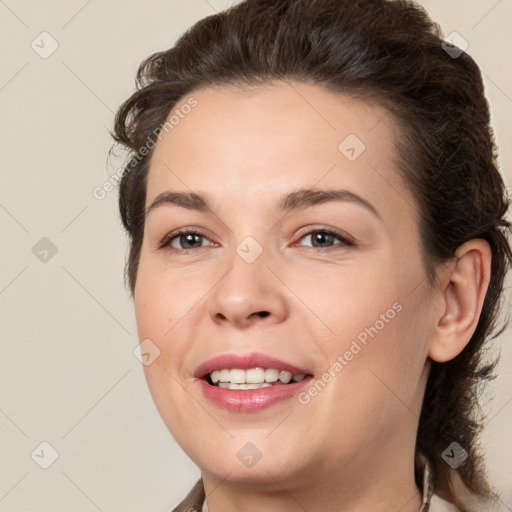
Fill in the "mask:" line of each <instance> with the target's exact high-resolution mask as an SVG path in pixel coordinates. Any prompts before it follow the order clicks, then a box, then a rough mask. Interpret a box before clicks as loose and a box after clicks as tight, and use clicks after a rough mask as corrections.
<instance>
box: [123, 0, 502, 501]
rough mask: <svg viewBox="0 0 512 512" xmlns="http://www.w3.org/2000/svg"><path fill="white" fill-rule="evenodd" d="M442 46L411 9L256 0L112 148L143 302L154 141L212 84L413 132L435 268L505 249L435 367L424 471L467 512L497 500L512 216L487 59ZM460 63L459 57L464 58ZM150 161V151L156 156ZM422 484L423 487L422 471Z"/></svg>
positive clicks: (198, 52) (158, 71)
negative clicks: (347, 100) (483, 437)
mask: <svg viewBox="0 0 512 512" xmlns="http://www.w3.org/2000/svg"><path fill="white" fill-rule="evenodd" d="M449 50H450V48H449V47H447V46H446V45H445V44H443V40H442V33H441V30H440V28H439V27H438V25H437V24H435V23H433V22H432V20H430V18H429V17H428V15H427V14H426V13H425V11H424V10H423V9H422V8H421V7H419V6H418V5H417V4H415V3H413V2H410V1H400V0H394V1H392V0H390V1H386V0H246V1H243V2H241V3H239V4H237V5H235V6H233V7H231V8H230V9H228V10H227V11H224V12H220V13H218V14H215V15H213V16H209V17H207V18H204V19H202V20H200V21H199V22H197V23H196V24H195V25H194V26H193V27H192V28H190V29H189V30H188V31H187V32H186V33H185V34H183V35H182V36H181V38H180V39H179V40H178V41H177V43H176V44H175V46H174V47H173V48H170V49H168V50H165V51H161V52H158V53H155V54H153V55H151V56H150V57H148V58H147V59H146V60H145V61H144V62H143V63H142V64H141V65H140V67H139V70H138V74H137V91H136V92H135V93H134V94H133V95H132V96H131V97H130V98H129V99H128V100H126V101H125V102H124V103H123V105H122V106H121V107H120V108H119V110H118V112H117V115H116V119H115V127H114V133H113V137H114V140H115V141H116V142H117V143H119V144H121V145H123V146H124V147H126V148H127V149H128V150H129V151H130V157H129V159H128V161H127V164H126V167H125V170H124V174H123V176H122V179H121V181H120V195H119V208H120V214H121V218H122V221H123V224H124V226H125V228H126V230H127V232H128V234H129V236H130V250H129V256H128V260H127V267H126V274H125V277H126V278H127V279H128V281H129V286H130V290H131V293H132V295H133V292H134V288H135V282H136V278H137V268H138V261H139V257H140V250H141V244H142V239H143V235H144V207H145V200H146V182H147V173H148V169H149V162H150V158H151V155H152V150H151V149H152V147H153V146H154V141H155V140H156V138H157V136H158V135H159V134H160V132H161V130H162V127H163V126H164V123H165V122H166V119H167V117H168V115H169V113H170V112H171V110H172V109H173V107H174V106H175V105H176V103H177V102H178V100H180V99H181V98H182V97H184V96H185V95H187V94H189V93H191V92H192V91H194V90H197V89H198V88H199V87H206V86H212V85H265V84H268V83H271V82H272V81H278V80H289V79H291V80H297V81H302V82H308V83H312V84H316V85H318V86H321V87H324V88H326V89H327V90H330V91H336V92H339V93H343V94H349V95H352V96H356V97H358V98H363V99H367V100H371V101H376V102H378V103H380V104H381V105H383V106H384V107H386V108H387V109H388V110H389V111H390V112H391V115H392V117H393V119H394V120H395V121H396V123H397V124H398V126H399V127H400V128H401V130H400V131H401V134H400V135H401V136H400V138H399V140H397V141H396V146H397V150H398V154H399V155H400V159H401V161H400V164H401V165H400V169H399V172H400V173H401V175H402V176H403V178H404V180H405V183H406V184H407V186H409V187H410V189H411V190H412V192H413V194H414V196H415V198H416V201H417V204H418V206H419V210H420V231H421V238H422V245H423V258H424V264H425V269H426V272H427V275H428V277H429V282H430V284H431V285H432V284H433V283H434V281H435V275H436V274H435V269H436V266H437V264H439V263H440V262H443V261H446V260H448V259H450V258H452V257H453V256H454V253H455V251H456V249H457V248H458V247H459V246H460V245H461V244H462V243H464V242H466V241H467V240H470V239H472V238H484V239H485V240H487V242H488V243H489V244H490V247H491V250H492V262H491V267H492V268H491V279H490V283H489V288H488V291H487V294H486V297H485V301H484V305H483V309H482V312H481V315H480V318H479V321H478V325H477V328H476V331H475V332H474V334H473V336H472V338H471V340H470V341H469V343H468V344H467V346H466V347H465V349H464V350H463V351H462V352H461V353H460V354H459V355H458V356H457V357H455V358H454V359H453V360H451V361H448V362H446V363H437V362H433V363H432V368H431V372H430V375H429V379H428V382H427V387H426V392H425V397H424V401H423V406H422V411H421V416H420V420H419V427H418V433H417V440H416V460H417V462H418V463H419V461H420V460H421V459H424V458H425V457H426V458H427V459H428V460H430V462H431V464H432V467H433V470H434V477H435V482H434V486H435V489H436V492H438V493H440V494H441V495H443V496H445V497H446V498H447V499H449V500H450V501H452V502H453V503H455V504H456V505H457V506H458V507H459V508H461V509H462V510H468V511H470V510H476V509H475V508H474V505H473V504H474V503H475V499H478V498H482V499H490V498H495V497H496V495H495V494H494V493H493V491H492V489H491V488H490V486H489V485H488V483H487V481H486V476H485V471H484V463H483V458H482V456H481V454H480V453H479V446H478V433H479V431H480V430H481V428H482V425H483V420H484V418H483V417H482V414H481V413H477V410H478V403H479V402H478V398H479V393H480V391H481V384H482V383H484V382H485V381H486V380H487V379H490V378H493V376H494V373H493V372H494V370H495V366H496V362H497V361H494V362H491V363H484V360H483V351H484V342H486V340H491V339H494V338H495V337H496V336H498V335H499V334H501V332H502V331H503V330H504V327H503V328H502V329H500V330H499V331H498V329H497V320H498V317H499V312H500V306H501V303H500V300H501V298H502V293H503V281H504V276H505V273H506V271H507V268H508V266H509V265H510V262H511V261H512V252H511V248H510V245H509V242H508V240H507V234H508V233H509V232H510V223H509V222H508V221H507V220H506V219H505V215H506V212H507V209H508V206H509V204H510V200H508V199H507V198H506V194H505V187H504V184H503V180H502V178H501V176H500V173H499V171H498V169H497V161H496V158H497V150H496V146H495V143H494V137H493V133H492V129H491V128H490V124H489V121H490V119H489V108H488V104H487V101H486V99H485V96H484V88H483V83H482V78H481V74H480V71H479V68H478V66H477V65H476V64H475V62H474V60H473V59H472V58H471V57H470V56H469V55H468V54H466V53H464V52H462V53H461V54H460V55H458V56H457V53H454V51H453V50H454V49H453V48H452V49H451V50H452V51H449ZM459 53H460V52H459ZM148 141H152V146H151V149H150V150H149V151H147V149H146V151H145V152H144V153H143V152H141V148H144V147H146V148H147V147H149V145H148ZM454 441H456V442H458V443H459V444H460V445H461V446H462V447H463V448H464V449H465V450H466V451H467V452H468V454H469V457H468V459H467V460H466V461H465V462H464V463H463V464H462V465H460V466H459V467H458V468H456V469H452V468H451V467H450V466H449V465H448V464H447V463H446V462H444V460H443V458H442V457H441V454H442V452H443V451H444V450H445V449H446V448H447V447H448V446H449V445H450V444H451V443H452V442H454ZM416 480H417V483H418V485H419V486H420V481H419V480H420V476H419V471H418V470H417V471H416Z"/></svg>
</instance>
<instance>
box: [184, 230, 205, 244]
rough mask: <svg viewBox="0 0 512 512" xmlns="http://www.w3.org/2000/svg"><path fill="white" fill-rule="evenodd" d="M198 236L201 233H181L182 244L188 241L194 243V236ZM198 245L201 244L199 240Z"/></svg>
mask: <svg viewBox="0 0 512 512" xmlns="http://www.w3.org/2000/svg"><path fill="white" fill-rule="evenodd" d="M200 236H201V235H197V234H195V233H189V234H188V235H182V242H183V241H185V244H184V245H187V244H188V243H190V244H191V245H192V246H193V245H194V237H196V238H199V237H200ZM196 241H197V240H196ZM196 245H197V244H196ZM199 245H201V241H199Z"/></svg>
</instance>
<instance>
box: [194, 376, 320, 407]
mask: <svg viewBox="0 0 512 512" xmlns="http://www.w3.org/2000/svg"><path fill="white" fill-rule="evenodd" d="M311 379H312V377H306V378H304V379H303V380H301V381H300V382H293V383H290V384H278V385H275V386H269V387H266V388H259V389H224V388H219V387H218V386H212V385H211V384H208V382H207V381H206V380H205V379H198V380H199V385H200V386H201V390H202V392H203V394H204V396H205V397H206V398H207V399H208V400H209V401H210V402H212V403H213V404H214V405H216V406H218V407H221V408H223V409H228V410H230V411H240V412H243V411H258V410H261V409H265V408H266V407H270V406H271V405H273V404H275V403H277V402H281V401H282V400H287V399H290V398H292V397H294V396H296V395H297V394H298V393H299V392H300V390H301V389H302V388H303V387H306V386H308V385H309V381H310V380H311Z"/></svg>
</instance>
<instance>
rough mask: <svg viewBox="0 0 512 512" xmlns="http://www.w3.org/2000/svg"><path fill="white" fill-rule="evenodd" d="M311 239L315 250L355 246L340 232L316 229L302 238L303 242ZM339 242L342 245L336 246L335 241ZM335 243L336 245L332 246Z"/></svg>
mask: <svg viewBox="0 0 512 512" xmlns="http://www.w3.org/2000/svg"><path fill="white" fill-rule="evenodd" d="M308 238H309V239H310V241H311V245H309V247H312V248H313V249H330V248H336V245H340V246H348V247H351V246H354V245H355V243H354V241H352V240H350V239H349V238H348V237H346V236H344V235H342V234H341V233H339V232H338V231H335V230H332V229H315V230H311V231H308V232H307V233H305V234H304V235H302V236H301V238H300V239H301V240H306V239H308ZM336 239H337V240H339V241H340V242H341V243H339V244H336V243H335V240H336ZM333 242H334V245H332V244H333ZM306 247H307V246H306Z"/></svg>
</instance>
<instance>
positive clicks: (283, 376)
mask: <svg viewBox="0 0 512 512" xmlns="http://www.w3.org/2000/svg"><path fill="white" fill-rule="evenodd" d="M279 380H280V381H281V382H282V383H283V384H288V382H290V381H291V380H292V374H291V373H290V372H285V371H283V372H281V373H280V374H279Z"/></svg>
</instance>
